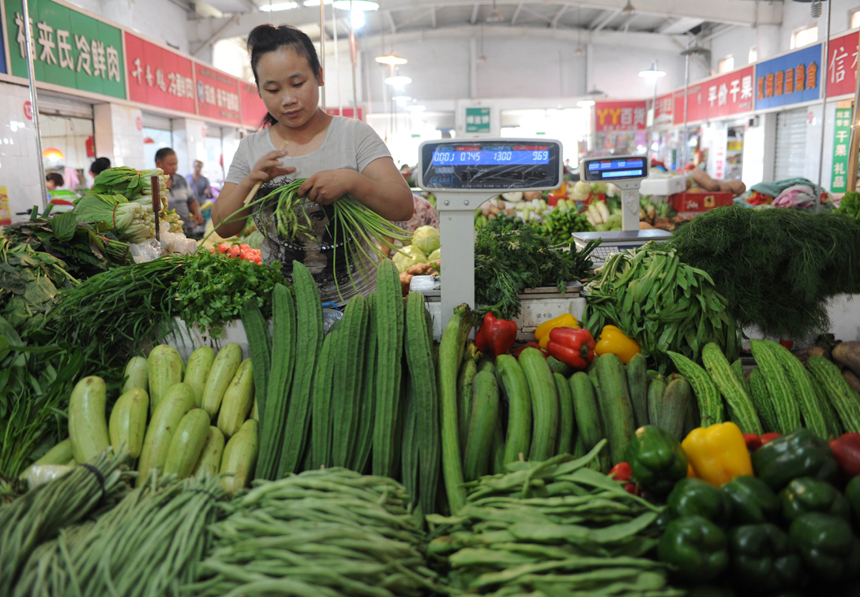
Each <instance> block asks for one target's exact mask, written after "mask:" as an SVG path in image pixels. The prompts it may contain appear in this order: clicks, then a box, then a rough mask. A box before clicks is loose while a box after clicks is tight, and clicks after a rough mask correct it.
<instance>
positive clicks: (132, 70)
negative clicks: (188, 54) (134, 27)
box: [124, 31, 196, 114]
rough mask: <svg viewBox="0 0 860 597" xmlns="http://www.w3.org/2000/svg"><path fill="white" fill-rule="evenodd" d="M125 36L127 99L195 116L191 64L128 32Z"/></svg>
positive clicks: (192, 69) (187, 60)
mask: <svg viewBox="0 0 860 597" xmlns="http://www.w3.org/2000/svg"><path fill="white" fill-rule="evenodd" d="M124 35H125V66H126V77H127V78H128V99H130V100H131V101H134V102H140V103H142V104H147V105H150V106H158V107H159V108H166V109H168V110H177V111H179V112H188V113H190V114H195V113H196V110H195V104H194V94H195V93H194V92H195V89H194V66H193V63H192V61H191V60H190V59H188V58H185V57H183V56H180V55H179V54H176V53H174V52H171V51H170V50H167V49H165V48H162V47H161V46H157V45H155V44H153V43H150V42H148V41H145V40H142V39H140V38H139V37H137V36H136V35H132V34H131V33H129V32H128V31H125V32H124Z"/></svg>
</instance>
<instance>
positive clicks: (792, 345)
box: [779, 340, 794, 350]
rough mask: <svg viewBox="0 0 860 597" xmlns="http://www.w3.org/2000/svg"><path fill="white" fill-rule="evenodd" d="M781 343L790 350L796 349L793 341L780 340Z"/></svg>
mask: <svg viewBox="0 0 860 597" xmlns="http://www.w3.org/2000/svg"><path fill="white" fill-rule="evenodd" d="M779 343H780V344H782V346H784V347H785V348H787V349H788V350H791V349H792V348H794V342H792V341H791V340H780V341H779Z"/></svg>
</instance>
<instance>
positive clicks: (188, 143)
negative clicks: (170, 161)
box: [171, 118, 206, 176]
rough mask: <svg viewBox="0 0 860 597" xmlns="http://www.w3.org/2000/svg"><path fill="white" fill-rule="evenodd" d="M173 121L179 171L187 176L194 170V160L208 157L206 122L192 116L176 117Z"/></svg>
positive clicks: (174, 146) (174, 143) (174, 144)
mask: <svg viewBox="0 0 860 597" xmlns="http://www.w3.org/2000/svg"><path fill="white" fill-rule="evenodd" d="M171 122H172V123H173V150H174V151H175V152H176V158H177V160H178V161H179V168H178V173H179V174H182V175H183V176H185V175H186V174H189V173H191V172H193V171H194V160H197V159H200V160H205V159H206V123H205V122H203V121H202V120H193V119H191V118H174V119H173V120H172V121H171Z"/></svg>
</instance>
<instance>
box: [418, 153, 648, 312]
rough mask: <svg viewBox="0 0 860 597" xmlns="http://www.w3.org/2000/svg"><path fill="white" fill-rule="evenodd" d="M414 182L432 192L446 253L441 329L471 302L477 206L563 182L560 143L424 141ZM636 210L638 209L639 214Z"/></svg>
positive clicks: (545, 188) (473, 300)
mask: <svg viewBox="0 0 860 597" xmlns="http://www.w3.org/2000/svg"><path fill="white" fill-rule="evenodd" d="M418 152H419V154H418V160H419V161H418V171H417V172H416V178H415V182H416V184H417V185H418V186H419V187H421V188H422V189H423V190H425V191H430V192H432V193H433V194H434V195H435V196H436V209H437V211H438V212H439V216H440V236H441V243H442V246H443V247H445V254H446V255H447V256H448V257H447V258H446V261H445V282H444V284H442V297H441V315H442V317H441V324H442V329H445V326H447V325H448V320H449V319H450V318H451V315H452V314H453V312H454V308H455V307H457V306H458V305H461V304H463V303H466V304H468V305H469V306H470V307H472V308H474V307H475V210H476V209H477V208H479V207H480V206H481V204H483V203H484V202H486V201H489V200H490V199H492V198H494V197H496V196H497V195H499V194H501V193H508V192H517V191H550V190H553V189H557V188H558V187H560V186H561V183H562V181H563V167H564V162H563V159H562V149H561V143H560V142H558V141H555V140H551V139H501V138H482V139H459V140H446V141H424V142H423V143H422V144H421V145H420V146H419V148H418ZM638 213H639V212H638V210H637V214H638Z"/></svg>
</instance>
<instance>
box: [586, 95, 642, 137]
mask: <svg viewBox="0 0 860 597" xmlns="http://www.w3.org/2000/svg"><path fill="white" fill-rule="evenodd" d="M646 106H647V102H646V101H645V100H642V101H625V102H597V103H596V104H595V105H594V131H595V132H597V133H609V132H615V131H644V130H645V129H646V128H647V126H648V124H647V122H646Z"/></svg>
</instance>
